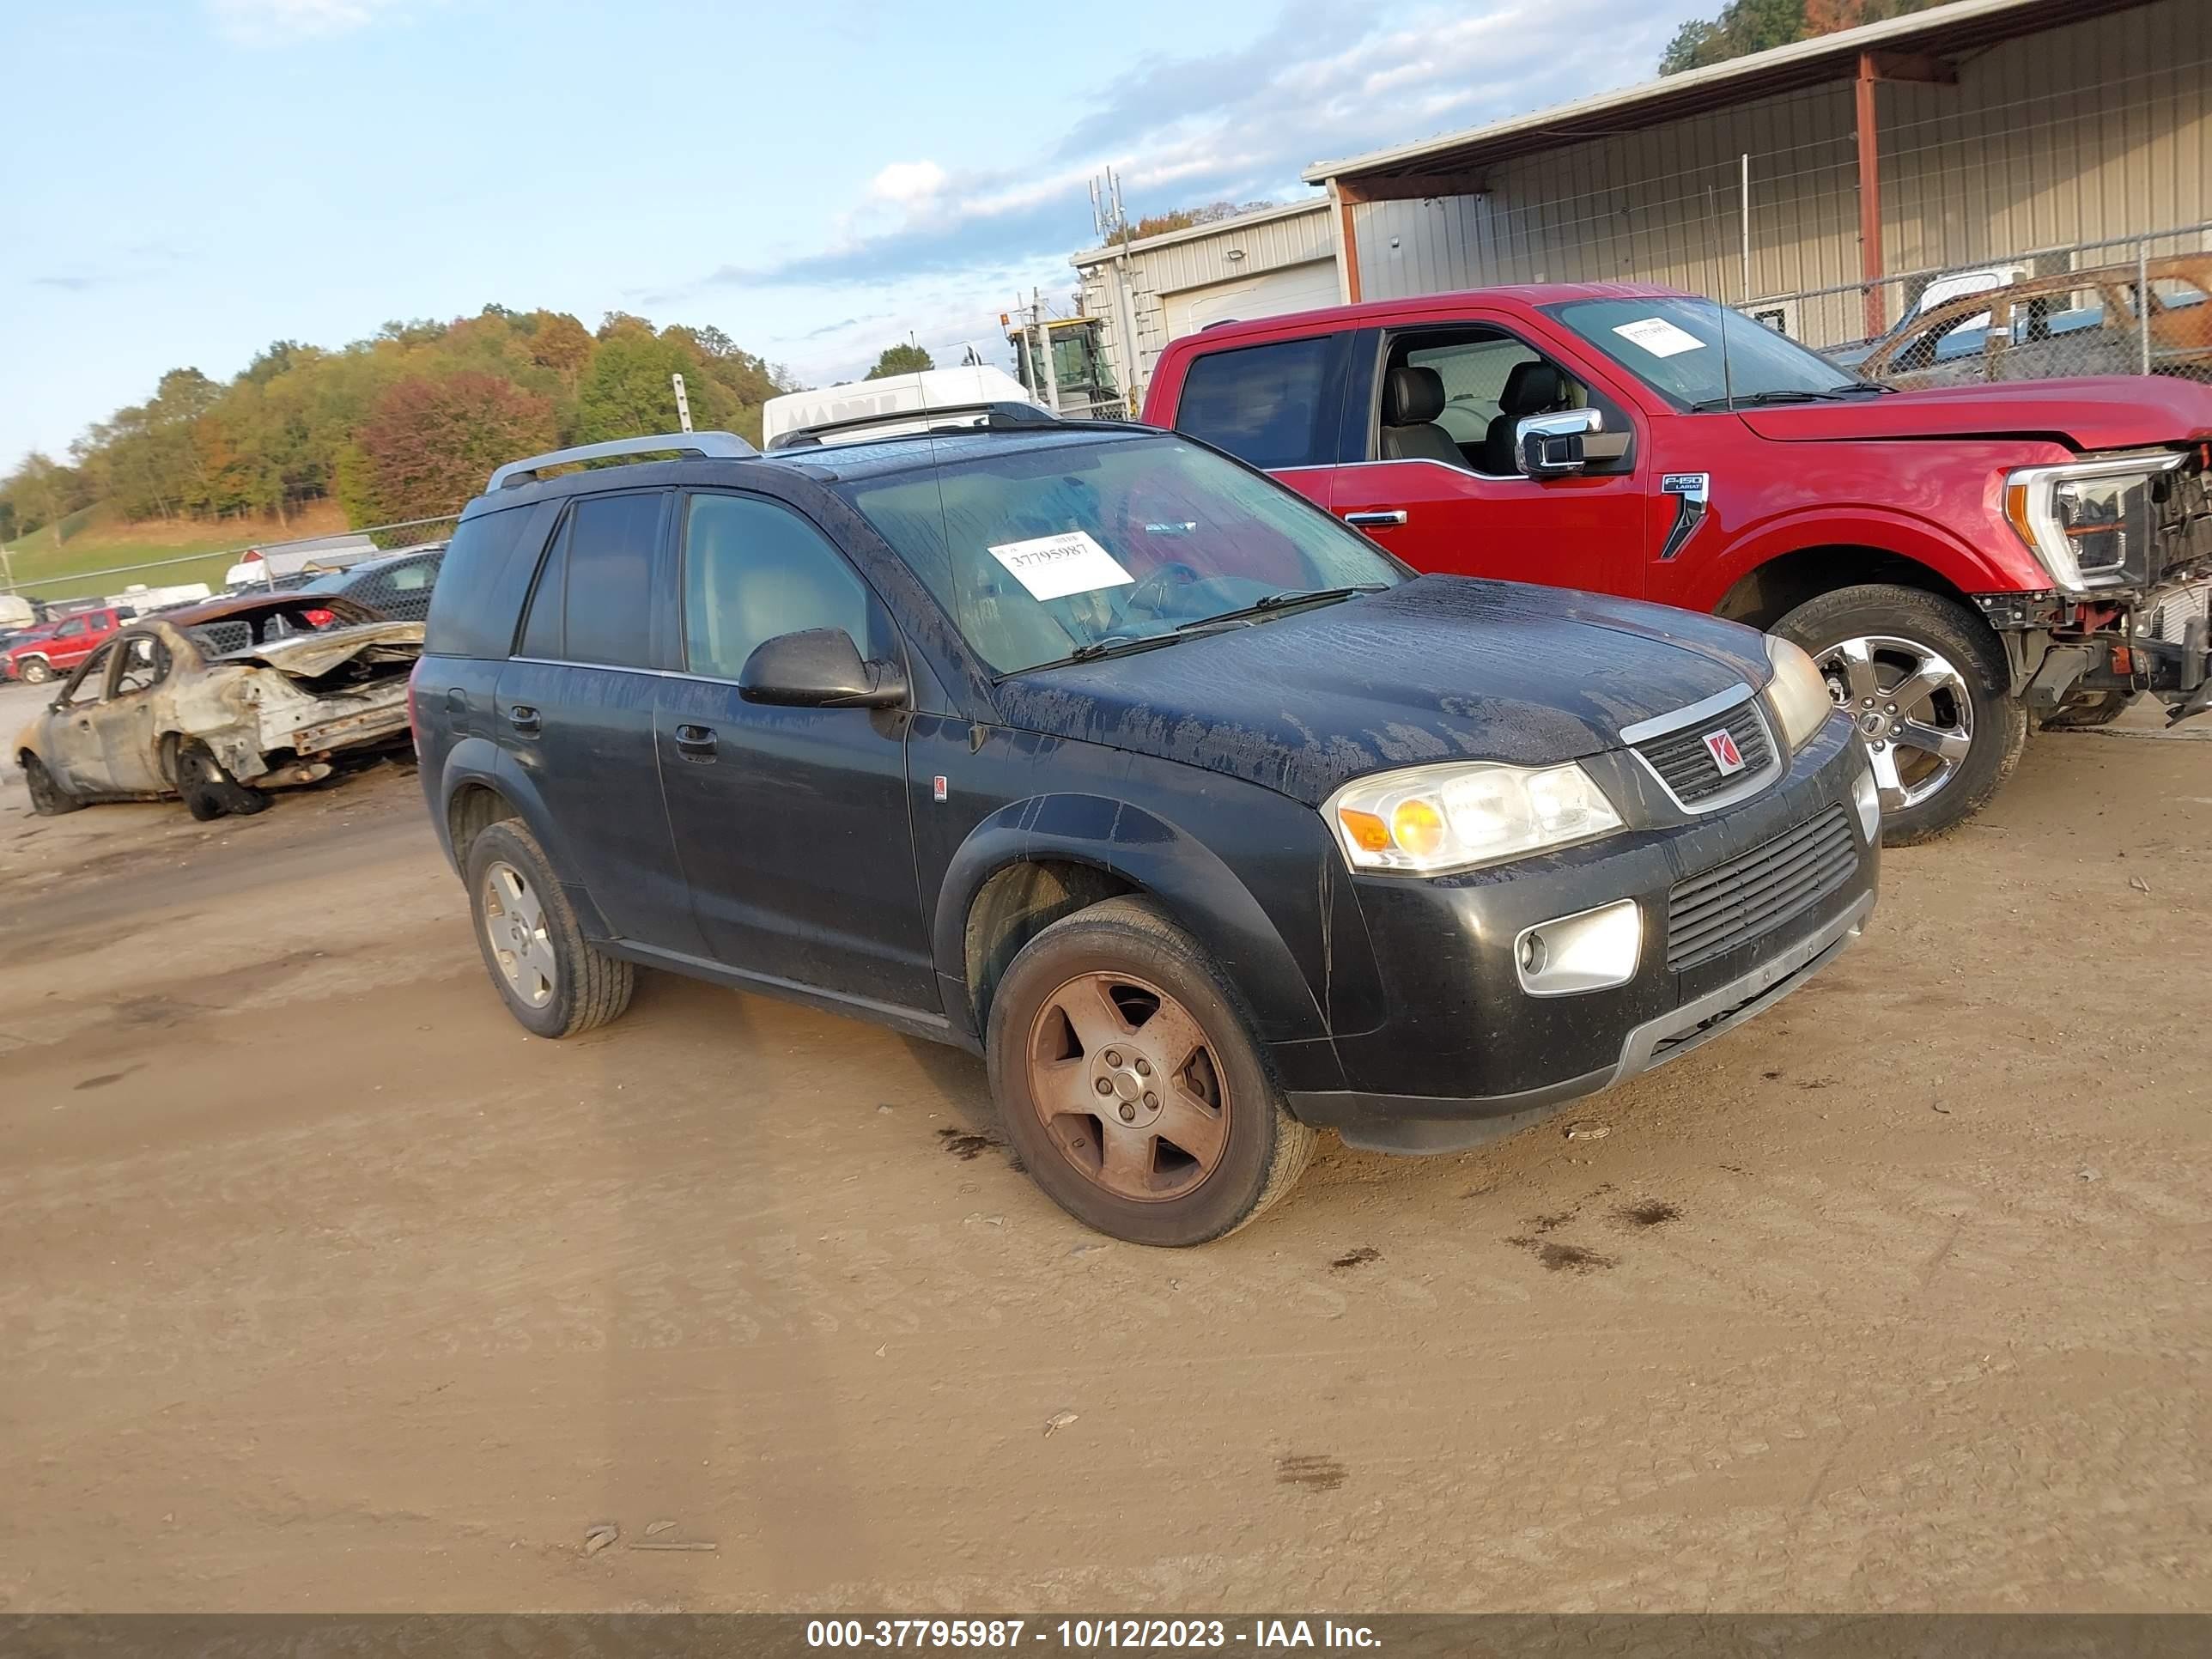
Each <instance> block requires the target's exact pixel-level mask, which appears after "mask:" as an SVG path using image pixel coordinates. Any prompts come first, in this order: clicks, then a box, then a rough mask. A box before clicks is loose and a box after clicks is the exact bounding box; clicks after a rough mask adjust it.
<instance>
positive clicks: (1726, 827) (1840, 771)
mask: <svg viewBox="0 0 2212 1659" xmlns="http://www.w3.org/2000/svg"><path fill="white" fill-rule="evenodd" d="M1865 769H1866V759H1865V751H1864V750H1863V749H1862V748H1861V747H1860V745H1859V744H1858V741H1857V738H1856V737H1855V736H1854V735H1852V733H1851V730H1850V725H1849V723H1848V722H1846V721H1844V720H1832V721H1831V722H1830V723H1829V725H1828V726H1827V727H1826V728H1825V729H1824V730H1823V731H1822V732H1820V734H1819V735H1818V736H1816V737H1815V738H1814V739H1813V741H1812V742H1811V743H1809V744H1807V745H1806V747H1805V748H1804V749H1803V750H1801V751H1800V752H1799V753H1798V755H1797V756H1796V757H1795V758H1794V759H1793V760H1792V762H1791V763H1790V769H1789V770H1788V772H1787V773H1786V774H1785V775H1784V777H1783V778H1782V779H1781V780H1780V781H1778V783H1777V784H1776V785H1775V786H1774V787H1771V788H1769V789H1766V790H1765V791H1762V792H1761V793H1759V795H1757V796H1755V797H1753V799H1750V800H1747V801H1744V802H1742V803H1741V804H1739V805H1736V806H1735V807H1732V808H1729V809H1728V810H1725V811H1719V812H1714V813H1711V814H1708V815H1706V816H1705V817H1700V818H1697V819H1695V820H1692V822H1690V823H1686V824H1682V825H1680V826H1677V827H1674V828H1672V829H1657V830H1648V831H1643V832H1633V833H1631V834H1628V835H1624V836H1614V837H1612V838H1610V839H1609V840H1608V841H1606V842H1595V843H1592V844H1591V845H1590V846H1589V847H1586V848H1574V849H1570V850H1569V851H1568V852H1565V853H1562V854H1554V855H1551V856H1549V857H1547V858H1541V859H1535V860H1522V863H1521V864H1520V865H1517V866H1500V867H1498V868H1497V869H1493V870H1491V871H1487V872H1479V874H1478V877H1477V878H1469V879H1468V882H1466V883H1465V884H1457V885H1455V884H1450V883H1449V882H1417V881H1405V880H1373V881H1363V882H1361V883H1360V884H1358V885H1359V890H1360V898H1361V910H1362V912H1363V915H1364V919H1365V921H1366V923H1367V927H1368V932H1369V935H1370V939H1371V941H1372V943H1373V945H1374V948H1375V951H1376V960H1377V962H1378V963H1380V964H1382V965H1383V975H1384V978H1385V980H1386V981H1387V984H1386V990H1387V993H1388V1006H1389V1008H1390V1009H1391V1011H1392V1012H1391V1017H1390V1018H1389V1019H1387V1020H1386V1021H1385V1022H1384V1023H1383V1024H1382V1025H1381V1026H1379V1027H1378V1028H1377V1029H1376V1030H1372V1031H1369V1032H1364V1033H1359V1034H1358V1035H1355V1036H1344V1035H1340V1036H1337V1037H1336V1038H1334V1047H1335V1049H1336V1054H1337V1058H1338V1060H1339V1061H1340V1064H1341V1066H1342V1069H1343V1074H1344V1077H1345V1079H1346V1085H1347V1086H1346V1088H1344V1089H1341V1090H1328V1091H1304V1092H1298V1091H1294V1092H1292V1093H1291V1094H1290V1096H1289V1097H1288V1098H1289V1103H1290V1107H1291V1110H1292V1111H1293V1112H1294V1113H1296V1114H1297V1115H1298V1116H1299V1117H1300V1118H1301V1119H1303V1120H1304V1121H1306V1122H1308V1123H1311V1124H1314V1125H1316V1126H1319V1127H1328V1128H1334V1129H1335V1130H1337V1131H1338V1132H1339V1133H1340V1134H1342V1135H1343V1137H1344V1139H1346V1142H1348V1143H1349V1144H1351V1145H1352V1146H1358V1147H1362V1148H1364V1149H1367V1150H1370V1151H1376V1152H1462V1151H1465V1150H1466V1149H1468V1147H1470V1146H1480V1145H1481V1144H1483V1143H1484V1142H1486V1141H1489V1140H1493V1139H1498V1137H1500V1136H1503V1135H1506V1134H1510V1133H1514V1132H1516V1130H1519V1129H1521V1128H1523V1127H1527V1126H1528V1125H1529V1124H1532V1123H1534V1122H1536V1121H1539V1120H1541V1118H1543V1117H1545V1116H1547V1115H1549V1114H1550V1113H1552V1112H1553V1111H1554V1110H1556V1109H1558V1108H1559V1106H1561V1105H1563V1104H1565V1103H1566V1102H1568V1101H1571V1100H1574V1099H1577V1098H1578V1097H1582V1096H1584V1095H1589V1094H1594V1093H1595V1092H1597V1091H1599V1090H1601V1089H1607V1088H1610V1087H1611V1086H1612V1085H1614V1084H1616V1083H1620V1082H1624V1081H1626V1079H1629V1078H1631V1077H1634V1076H1636V1075H1637V1074H1638V1073H1641V1072H1645V1071H1649V1070H1650V1069H1651V1068H1653V1067H1654V1066H1660V1065H1663V1064H1665V1063H1666V1062H1667V1061H1668V1060H1674V1059H1678V1058H1680V1056H1681V1055H1683V1054H1687V1053H1688V1052H1689V1051H1690V1050H1691V1049H1692V1048H1697V1047H1699V1046H1700V1045H1701V1044H1703V1043H1705V1042H1709V1041H1711V1039H1712V1038H1714V1037H1716V1036H1720V1035H1721V1034H1722V1033H1723V1032H1724V1031H1727V1030H1731V1029H1732V1028H1734V1027H1735V1026H1736V1025H1740V1024H1742V1023H1743V1022H1744V1021H1746V1020H1747V1019H1750V1018H1753V1016H1754V1015H1757V1014H1759V1013H1761V1012H1765V1010H1766V1009H1768V1008H1770V1007H1771V1006H1774V1004H1776V1003H1777V1002H1779V1001H1780V1000H1782V999H1783V998H1784V997H1785V996H1788V995H1789V994H1790V993H1791V992H1792V991H1795V990H1796V989H1797V988H1798V987H1800V986H1802V985H1803V984H1805V983H1806V982H1807V981H1808V980H1810V979H1811V978H1812V977H1813V976H1814V975H1816V974H1817V973H1819V972H1820V970H1821V969H1823V968H1825V967H1826V965H1827V964H1828V963H1831V962H1832V961H1833V960H1834V959H1835V958H1836V957H1838V956H1839V955H1841V954H1842V952H1843V951H1844V950H1846V949H1847V948H1849V946H1850V944H1851V943H1852V941H1853V940H1855V939H1857V938H1858V936H1859V934H1860V933H1861V932H1862V931H1863V929H1864V927H1865V925H1866V921H1867V919H1868V917H1869V915H1871V914H1872V911H1873V909H1874V905H1875V886H1876V881H1877V878H1878V874H1879V866H1880V851H1879V848H1878V846H1877V845H1875V844H1874V843H1870V842H1868V841H1867V839H1866V837H1865V836H1864V835H1863V832H1862V830H1861V828H1860V826H1859V823H1858V821H1857V815H1856V813H1855V812H1854V811H1852V810H1851V805H1850V802H1851V788H1852V785H1853V783H1854V782H1855V781H1857V778H1858V777H1859V775H1861V774H1862V773H1863V771H1864V770H1865ZM1838 806H1840V807H1841V808H1842V809H1843V811H1844V817H1845V818H1846V820H1847V822H1848V826H1849V835H1850V849H1851V853H1852V854H1853V861H1852V863H1851V866H1850V870H1849V872H1848V874H1847V875H1845V876H1844V878H1841V879H1840V880H1838V881H1835V882H1834V883H1833V884H1831V885H1830V886H1828V887H1827V888H1826V890H1823V891H1821V892H1820V894H1819V896H1818V897H1817V898H1816V899H1814V900H1813V901H1811V902H1807V903H1806V904H1804V905H1803V906H1802V907H1801V908H1797V909H1796V910H1794V911H1792V912H1790V913H1789V914H1787V915H1785V916H1784V917H1783V919H1782V920H1780V921H1778V922H1777V923H1776V924H1775V925H1774V926H1772V927H1771V928H1770V929H1768V930H1767V931H1764V932H1758V933H1755V934H1754V935H1753V936H1751V937H1748V938H1746V939H1743V940H1742V941H1741V943H1739V944H1737V945H1734V946H1732V947H1731V948H1729V949H1728V950H1726V951H1722V952H1720V953H1718V954H1717V955H1708V956H1704V957H1696V958H1694V959H1692V960H1689V961H1687V962H1686V963H1685V964H1684V965H1683V966H1681V967H1680V968H1676V967H1674V966H1673V965H1671V964H1670V962H1669V954H1670V953H1669V949H1668V907H1669V903H1670V900H1671V897H1672V896H1673V891H1674V889H1675V887H1676V885H1677V884H1679V883H1681V882H1684V881H1686V880H1688V879H1690V878H1696V877H1699V876H1700V875H1701V874H1704V873H1705V872H1710V871H1711V870H1713V869H1714V868H1715V867H1716V866H1721V865H1723V864H1726V863H1728V862H1729V861H1730V860H1736V859H1740V858H1742V857H1745V856H1747V855H1750V854H1756V853H1757V852H1758V851H1759V848H1762V847H1765V846H1767V845H1771V844H1773V843H1774V842H1776V840H1777V838H1778V837H1786V836H1790V835H1791V834H1793V832H1796V831H1801V830H1802V829H1804V828H1805V827H1806V826H1808V824H1811V823H1814V822H1815V821H1816V820H1820V819H1822V818H1824V817H1826V816H1828V815H1829V814H1831V813H1832V811H1834V810H1835V809H1836V808H1838ZM1623 897H1629V898H1633V899H1635V900H1637V902H1638V905H1639V907H1640V908H1642V910H1643V913H1644V936H1643V945H1642V951H1641V955H1640V958H1639V961H1638V967H1637V969H1636V972H1635V975H1634V977H1633V978H1632V979H1631V980H1630V981H1628V982H1627V983H1626V984H1623V985H1620V986H1616V987H1610V988H1607V989H1603V990H1597V991H1591V992H1587V993H1581V994H1571V995H1563V996H1547V997H1534V996H1530V995H1529V994H1527V993H1526V992H1525V991H1523V990H1522V987H1521V984H1520V981H1519V979H1518V977H1517V975H1516V970H1515V964H1514V941H1515V939H1516V937H1517V935H1518V934H1519V933H1520V932H1521V931H1522V929H1523V928H1526V927H1530V926H1532V925H1540V924H1541V923H1543V922H1545V921H1547V920H1549V919H1552V918H1556V917H1559V916H1562V915H1572V914H1575V913H1577V912H1579V911H1581V910H1584V909H1587V908H1591V907H1593V906H1596V905H1601V904H1603V903H1606V902H1609V901H1613V900H1617V899H1620V898H1623ZM1755 897H1756V895H1754V898H1755Z"/></svg>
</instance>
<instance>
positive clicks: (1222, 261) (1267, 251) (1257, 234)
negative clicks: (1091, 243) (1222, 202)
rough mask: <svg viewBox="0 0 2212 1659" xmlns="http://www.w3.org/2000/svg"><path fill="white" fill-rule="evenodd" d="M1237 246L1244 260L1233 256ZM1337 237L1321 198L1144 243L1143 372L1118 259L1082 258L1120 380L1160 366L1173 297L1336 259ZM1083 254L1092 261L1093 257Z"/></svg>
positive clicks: (1140, 256) (1136, 294)
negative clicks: (1129, 348) (1130, 348)
mask: <svg viewBox="0 0 2212 1659" xmlns="http://www.w3.org/2000/svg"><path fill="white" fill-rule="evenodd" d="M1231 249H1238V250H1241V251H1242V252H1243V258H1241V259H1231V258H1229V257H1228V255H1229V253H1230V251H1231ZM1335 256H1336V242H1335V236H1334V232H1333V231H1332V229H1331V228H1330V225H1329V220H1328V203H1327V202H1326V201H1324V200H1316V201H1314V202H1312V203H1310V204H1303V203H1302V204H1299V207H1298V210H1297V211H1296V212H1293V213H1290V214H1286V215H1284V216H1281V217H1278V218H1265V219H1261V220H1259V221H1258V222H1256V223H1255V222H1253V221H1252V220H1250V219H1246V220H1244V221H1242V222H1239V221H1236V220H1229V221H1225V222H1223V223H1222V224H1220V225H1218V226H1208V227H1206V228H1205V229H1204V230H1202V231H1200V232H1196V233H1194V234H1192V235H1190V236H1189V237H1188V238H1186V239H1182V240H1176V241H1172V242H1166V243H1163V244H1161V245H1159V246H1154V247H1146V246H1143V245H1142V244H1139V246H1137V248H1136V250H1135V251H1134V252H1132V253H1131V254H1130V255H1129V257H1128V271H1129V285H1130V290H1131V294H1130V297H1131V301H1132V307H1131V308H1132V309H1133V312H1134V313H1135V315H1136V323H1137V374H1135V375H1134V376H1133V377H1132V376H1131V375H1130V374H1128V373H1127V363H1126V361H1125V359H1124V357H1123V356H1122V344H1121V317H1120V315H1119V314H1118V313H1117V312H1116V310H1115V306H1114V302H1113V298H1112V295H1113V288H1112V276H1111V273H1110V270H1109V266H1110V264H1112V262H1111V261H1110V260H1104V259H1101V260H1097V262H1096V263H1091V264H1082V265H1079V267H1078V270H1079V273H1080V275H1081V276H1082V283H1083V307H1084V309H1085V311H1086V312H1088V313H1091V315H1092V316H1094V317H1103V318H1104V319H1106V328H1105V335H1106V349H1107V351H1108V353H1109V356H1111V357H1112V359H1113V363H1114V373H1115V379H1116V380H1117V382H1118V383H1119V384H1120V385H1121V386H1123V387H1124V388H1127V386H1131V385H1132V384H1133V385H1135V386H1140V387H1141V386H1143V385H1144V384H1145V383H1146V381H1148V380H1150V379H1151V378H1152V364H1153V362H1154V361H1155V360H1157V359H1158V356H1159V355H1160V351H1161V349H1162V348H1163V347H1164V346H1165V345H1166V344H1167V343H1168V325H1167V308H1166V301H1167V296H1168V295H1170V294H1174V293H1177V292H1180V291H1181V290H1182V289H1190V288H1198V287H1201V286H1203V285H1204V284H1206V283H1221V282H1227V281H1229V280H1230V279H1231V278H1232V277H1238V276H1258V275H1260V274H1261V272H1263V271H1268V270H1279V269H1280V268H1281V267H1283V266H1285V265H1294V264H1304V262H1306V261H1307V260H1310V259H1332V260H1333V259H1334V258H1335ZM1079 258H1083V259H1085V260H1090V259H1091V258H1092V255H1091V254H1089V253H1085V254H1083V255H1080V256H1079Z"/></svg>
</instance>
